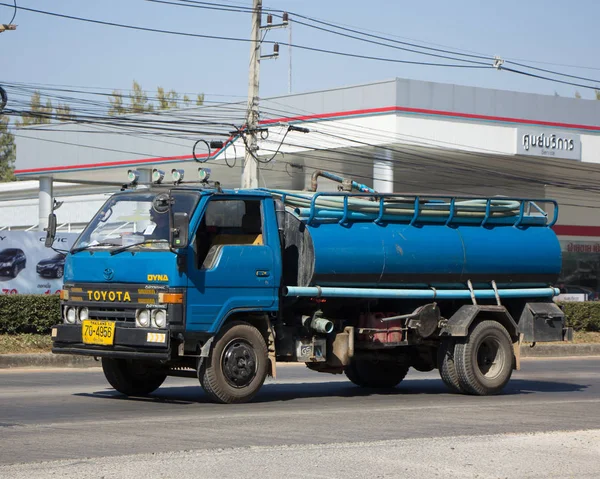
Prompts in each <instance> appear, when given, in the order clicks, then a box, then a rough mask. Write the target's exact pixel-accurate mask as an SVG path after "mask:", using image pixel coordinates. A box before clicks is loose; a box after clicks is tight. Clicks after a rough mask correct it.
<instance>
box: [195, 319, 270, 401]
mask: <svg viewBox="0 0 600 479" xmlns="http://www.w3.org/2000/svg"><path fill="white" fill-rule="evenodd" d="M268 370H269V358H268V352H267V344H266V343H265V339H264V337H263V335H262V334H261V333H260V331H259V330H258V329H256V328H255V327H254V326H252V325H250V324H248V323H245V322H242V321H234V322H232V323H230V324H229V325H227V326H226V327H225V328H224V329H223V330H222V331H221V332H220V333H219V335H218V336H217V338H216V339H215V342H214V345H213V347H212V351H211V354H210V356H209V357H208V358H204V360H203V361H202V363H201V365H200V368H199V370H198V379H199V380H200V384H201V385H202V387H203V388H204V391H206V394H208V396H209V397H210V398H211V399H212V400H213V401H215V402H218V403H221V404H233V403H244V402H248V401H250V400H252V399H253V398H254V396H256V393H258V390H259V389H260V388H261V386H262V385H263V383H264V382H265V379H266V377H267V373H268Z"/></svg>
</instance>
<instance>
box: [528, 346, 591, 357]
mask: <svg viewBox="0 0 600 479" xmlns="http://www.w3.org/2000/svg"><path fill="white" fill-rule="evenodd" d="M571 356H600V344H536V345H535V346H534V347H533V348H532V347H530V346H527V345H523V346H521V357H522V358H562V357H571Z"/></svg>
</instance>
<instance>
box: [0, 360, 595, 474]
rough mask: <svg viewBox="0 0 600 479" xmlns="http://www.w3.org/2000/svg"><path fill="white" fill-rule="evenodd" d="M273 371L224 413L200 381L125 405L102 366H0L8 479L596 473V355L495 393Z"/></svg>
mask: <svg viewBox="0 0 600 479" xmlns="http://www.w3.org/2000/svg"><path fill="white" fill-rule="evenodd" d="M278 376H279V377H278V380H277V381H276V382H271V381H269V382H268V383H267V384H266V385H265V386H264V387H263V389H262V390H261V392H260V394H259V395H258V396H257V398H256V399H255V402H253V403H251V404H243V405H216V404H211V403H208V402H207V398H206V396H205V395H204V394H203V392H202V390H201V389H200V387H199V386H198V384H197V382H195V381H194V380H192V379H180V378H169V379H168V380H167V381H166V382H165V384H164V385H163V386H162V387H161V388H160V389H159V390H157V391H156V392H155V393H154V394H152V395H151V396H150V397H148V398H126V397H124V396H122V395H120V394H118V393H116V392H115V391H114V390H112V389H110V388H108V387H107V384H106V382H105V380H104V377H103V375H102V372H101V370H99V369H95V368H93V369H87V370H76V369H62V370H2V371H0V478H4V477H6V478H15V479H17V478H21V477H23V478H25V477H27V478H32V477H52V476H56V477H73V478H75V477H78V478H79V477H105V478H109V477H110V478H112V477H174V476H176V477H177V478H178V479H184V478H187V477H219V478H220V479H223V478H228V477H244V478H246V477H257V478H258V477H262V478H264V477H283V476H285V477H340V478H341V477H423V476H424V475H428V476H431V477H435V476H436V475H440V476H441V477H590V478H591V477H595V478H596V477H600V461H598V457H600V358H595V359H593V358H588V359H560V360H558V359H553V360H541V359H530V360H524V361H523V370H522V371H519V372H515V374H514V375H513V379H512V380H511V382H510V384H509V386H508V387H507V388H506V390H505V393H504V394H502V395H500V396H494V397H471V396H460V395H452V394H449V393H448V392H447V390H446V389H445V387H444V385H443V383H442V382H441V380H440V379H439V378H438V376H437V372H435V371H434V372H431V373H417V372H412V371H411V373H409V375H408V377H407V379H405V381H403V382H402V383H401V385H400V386H399V387H398V388H396V389H395V390H393V391H392V392H387V393H384V394H376V393H374V391H372V390H363V389H360V388H358V387H355V386H353V385H352V384H351V383H350V382H348V381H347V380H346V379H345V377H343V376H332V375H326V374H319V373H315V372H311V371H309V370H307V369H305V368H304V367H303V366H298V365H294V366H287V365H286V366H283V367H280V368H278ZM48 461H50V462H48Z"/></svg>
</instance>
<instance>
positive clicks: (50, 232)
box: [44, 213, 56, 248]
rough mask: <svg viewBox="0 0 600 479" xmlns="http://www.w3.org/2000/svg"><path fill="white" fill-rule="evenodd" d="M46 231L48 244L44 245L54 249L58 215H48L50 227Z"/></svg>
mask: <svg viewBox="0 0 600 479" xmlns="http://www.w3.org/2000/svg"><path fill="white" fill-rule="evenodd" d="M44 229H45V230H46V242H45V243H44V245H45V246H46V248H52V245H53V244H54V238H55V236H56V215H55V214H54V213H50V214H49V215H48V227H47V228H44Z"/></svg>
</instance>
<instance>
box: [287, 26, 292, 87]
mask: <svg viewBox="0 0 600 479" xmlns="http://www.w3.org/2000/svg"><path fill="white" fill-rule="evenodd" d="M289 28H290V30H289V33H290V36H289V38H288V56H289V59H288V60H289V65H288V93H289V94H290V95H291V93H292V22H291V21H290V26H289Z"/></svg>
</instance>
